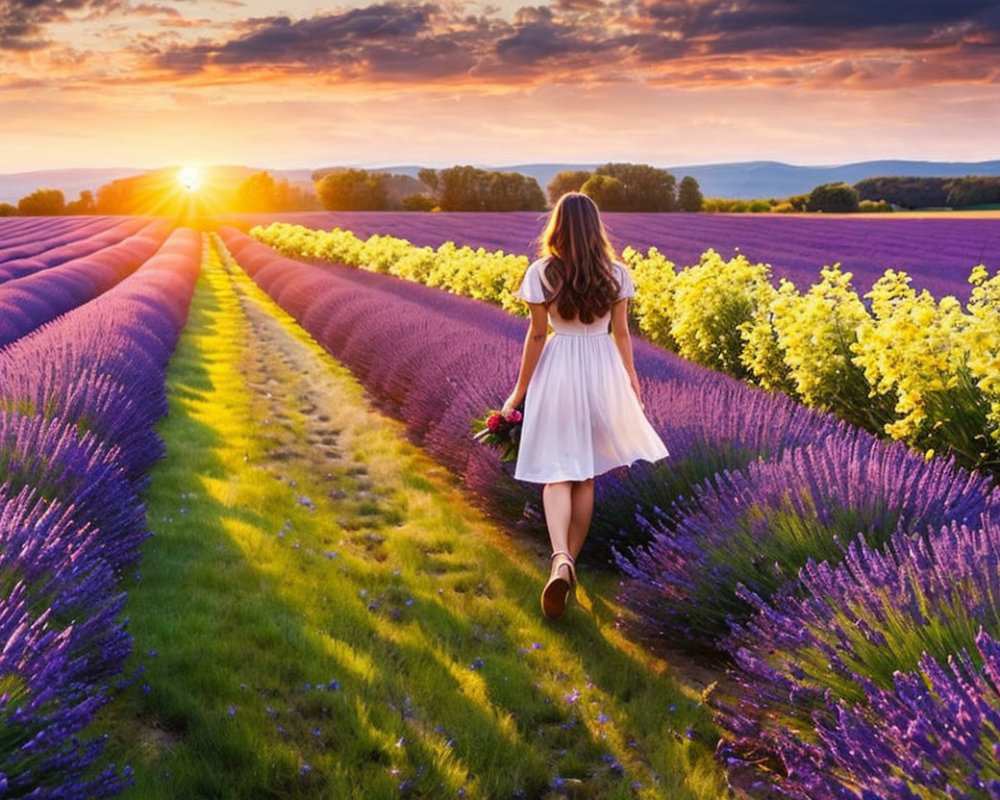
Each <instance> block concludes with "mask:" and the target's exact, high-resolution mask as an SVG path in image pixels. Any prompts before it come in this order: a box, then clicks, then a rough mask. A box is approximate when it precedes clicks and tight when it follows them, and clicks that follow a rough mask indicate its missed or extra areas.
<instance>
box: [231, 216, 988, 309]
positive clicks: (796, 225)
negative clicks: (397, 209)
mask: <svg viewBox="0 0 1000 800" xmlns="http://www.w3.org/2000/svg"><path fill="white" fill-rule="evenodd" d="M276 219H277V220H281V221H283V222H289V223H293V224H298V225H304V226H306V227H309V228H321V229H327V230H329V229H330V228H334V227H339V228H343V229H346V230H350V231H353V232H354V233H355V234H356V235H358V236H360V237H362V238H365V237H368V236H371V235H372V234H376V233H378V234H391V235H393V236H398V237H402V238H405V239H408V240H409V241H410V242H411V243H412V244H415V245H418V246H424V245H427V246H432V247H437V246H438V245H440V244H442V243H443V242H445V241H449V240H450V241H454V242H455V243H456V244H458V245H469V246H471V247H484V248H486V249H488V250H494V249H497V250H504V251H506V252H510V253H516V254H533V253H534V252H535V244H534V242H535V239H536V238H537V236H538V234H539V233H540V232H541V228H542V223H543V221H544V215H539V214H535V213H532V212H513V213H504V214H501V213H482V214H463V213H439V214H408V213H394V212H363V211H356V212H309V213H299V214H283V215H272V216H264V215H249V214H248V215H243V216H241V217H238V218H227V220H226V221H228V222H230V224H236V225H237V226H238V227H240V228H244V229H245V228H249V227H251V226H252V225H257V224H267V223H268V222H271V221H274V220H276ZM605 219H606V221H607V225H608V230H609V233H610V234H611V236H612V239H613V241H614V244H615V245H616V247H619V248H624V247H626V246H630V247H632V248H634V249H636V250H640V251H643V252H644V251H646V250H647V249H648V248H650V247H655V248H657V249H658V250H659V251H660V252H661V253H663V254H664V255H665V256H666V258H667V259H668V260H670V261H673V262H674V264H676V265H677V266H678V267H680V266H686V265H690V264H695V263H697V262H698V259H699V257H700V256H701V254H702V253H703V252H704V251H705V250H707V249H709V248H713V249H714V250H716V251H717V252H718V253H719V254H720V255H722V256H723V257H724V258H729V257H730V256H732V255H733V253H734V252H736V251H738V252H741V253H743V254H744V255H745V256H746V257H747V258H749V259H750V260H751V261H754V262H756V261H760V262H764V263H767V264H770V265H771V266H772V267H773V271H774V276H775V278H780V277H783V278H788V279H789V280H792V281H794V282H795V283H796V284H798V285H800V286H808V285H810V284H812V283H815V282H816V280H817V278H818V275H819V271H820V268H821V267H823V266H825V265H831V264H834V263H836V262H839V263H840V264H841V265H842V267H843V268H844V269H845V270H850V271H851V272H853V273H854V275H855V282H856V285H857V287H858V289H859V291H862V292H865V291H867V290H868V289H869V288H870V287H871V285H872V283H874V281H875V280H876V279H877V278H878V277H879V276H881V274H882V273H883V272H884V271H885V270H887V269H895V270H904V271H906V272H908V273H909V274H910V275H912V276H913V278H914V282H913V284H914V287H915V288H917V289H918V290H919V289H924V288H925V289H927V290H928V291H930V292H931V294H933V295H934V296H935V297H942V296H944V295H949V294H950V295H954V296H955V297H957V298H958V299H960V300H963V301H964V300H966V299H968V296H969V285H968V282H967V278H968V276H969V272H970V271H971V269H972V268H973V267H974V266H976V265H977V264H985V265H986V266H987V267H988V268H989V269H991V270H995V269H997V268H998V267H1000V215H998V216H993V217H988V216H984V217H970V218H964V217H962V218H960V217H957V216H956V217H911V216H906V215H892V214H883V215H874V216H867V217H862V216H832V217H822V218H821V217H818V216H816V215H808V216H799V215H793V216H785V215H777V214H771V215H755V214H607V215H606V217H605Z"/></svg>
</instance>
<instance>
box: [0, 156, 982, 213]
mask: <svg viewBox="0 0 1000 800" xmlns="http://www.w3.org/2000/svg"><path fill="white" fill-rule="evenodd" d="M362 166H364V165H362ZM476 166H481V167H483V168H485V169H497V170H501V171H504V172H521V173H523V174H525V175H531V176H533V177H534V178H535V179H536V180H537V181H538V184H539V186H541V187H542V190H543V191H544V190H545V188H546V187H547V186H548V184H549V182H550V181H551V180H552V178H553V177H554V176H555V175H556V173H559V172H562V171H564V170H574V169H585V170H592V169H594V168H596V167H597V166H599V165H598V164H514V165H506V166H484V165H476ZM656 166H664V165H661V164H657V165H656ZM366 168H367V169H372V170H374V169H377V170H379V171H382V172H391V173H394V174H397V175H409V176H411V177H414V178H415V177H416V176H417V173H418V172H419V171H420V169H421V168H420V166H417V165H413V164H406V165H400V166H388V167H386V166H379V167H366ZM664 168H665V169H667V170H668V171H670V172H671V173H673V174H674V175H676V176H677V178H678V180H679V179H681V178H683V177H684V176H685V175H690V176H692V177H693V178H695V180H697V181H698V184H699V185H700V186H701V191H702V194H704V195H705V196H706V197H733V198H735V197H742V198H748V199H749V198H754V197H788V196H789V195H793V194H804V193H806V192H808V191H810V190H811V189H813V188H814V187H816V186H819V185H820V184H822V183H833V182H836V181H844V182H846V183H850V184H854V183H857V182H858V181H860V180H862V179H864V178H873V177H879V176H886V175H900V176H922V177H939V178H949V177H960V176H963V175H1000V161H978V162H953V161H947V162H945V161H904V160H896V161H892V160H885V161H861V162H857V163H852V164H841V165H839V166H795V165H792V164H784V163H781V162H778V161H744V162H736V163H731V164H695V165H687V166H683V165H682V166H669V165H667V166H664ZM227 169H229V170H231V171H232V174H233V175H234V176H235V175H247V176H248V175H250V174H252V173H253V172H260V171H262V170H266V171H267V172H270V173H271V175H272V176H274V177H275V178H278V179H281V178H284V179H286V180H288V181H289V182H290V183H292V184H293V185H299V186H303V187H309V186H311V185H312V180H311V175H312V173H314V172H316V171H318V170H313V169H268V168H266V167H253V168H251V167H229V168H227ZM145 171H146V170H140V169H131V168H126V167H122V168H104V169H65V170H44V171H39V172H19V173H14V174H9V175H0V202H7V203H16V202H17V201H18V200H19V199H20V198H21V197H24V196H25V195H27V194H30V193H31V192H33V191H35V189H39V188H50V189H62V191H63V193H64V194H65V195H66V199H67V201H69V200H74V199H76V197H77V196H78V195H79V193H80V192H81V191H83V190H85V189H89V190H90V191H93V192H96V191H97V189H98V188H100V187H101V186H103V185H104V184H106V183H109V182H111V181H113V180H116V179H118V178H124V177H129V176H132V175H138V174H141V173H142V172H145Z"/></svg>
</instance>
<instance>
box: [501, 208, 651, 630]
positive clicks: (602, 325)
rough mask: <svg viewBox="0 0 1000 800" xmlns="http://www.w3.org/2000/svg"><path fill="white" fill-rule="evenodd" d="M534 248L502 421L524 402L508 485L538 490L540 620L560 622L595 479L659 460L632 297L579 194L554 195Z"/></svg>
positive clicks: (573, 581) (592, 210) (600, 229)
mask: <svg viewBox="0 0 1000 800" xmlns="http://www.w3.org/2000/svg"><path fill="white" fill-rule="evenodd" d="M540 242H541V257H540V258H539V259H538V260H537V261H535V262H533V263H532V264H531V265H530V266H529V267H528V270H527V272H525V274H524V278H523V279H522V281H521V286H520V288H519V289H518V290H517V292H516V296H517V297H519V298H521V299H522V300H524V301H525V302H526V303H527V304H528V308H529V310H530V312H531V321H530V324H529V327H528V333H527V335H526V337H525V340H524V348H523V351H522V354H521V365H520V369H519V371H518V377H517V384H516V385H515V387H514V391H513V392H512V393H511V395H510V397H508V398H507V401H506V402H505V403H504V407H503V410H504V411H505V412H507V411H510V410H511V409H513V408H515V407H517V406H519V405H520V404H521V403H522V401H523V403H524V423H523V427H522V430H521V440H520V445H519V449H518V456H517V464H516V466H515V470H514V477H515V478H517V479H518V480H524V481H529V482H531V483H541V484H544V488H543V489H542V506H543V508H544V510H545V524H546V527H547V528H548V532H549V539H550V541H551V544H552V568H551V573H550V576H549V580H548V582H547V583H546V584H545V588H544V589H543V591H542V598H541V602H542V613H544V614H545V616H546V617H548V618H549V619H557V618H558V617H560V616H562V614H563V612H564V611H565V609H566V604H567V601H568V599H569V597H570V595H571V593H572V592H573V590H574V589H575V588H576V566H575V564H576V557H577V555H578V554H579V552H580V549H581V548H582V547H583V543H584V540H585V539H586V538H587V532H588V530H589V529H590V520H591V517H592V516H593V510H594V477H595V476H596V475H600V474H601V473H603V472H607V471H608V470H610V469H614V468H615V467H620V466H626V465H629V464H632V463H634V462H635V461H639V460H646V461H657V460H659V459H661V458H664V457H666V456H667V455H668V453H667V448H666V447H665V446H664V444H663V441H662V440H661V439H660V437H659V436H658V435H657V433H656V432H655V431H654V430H653V428H652V426H651V425H650V424H649V421H648V420H647V419H646V416H645V414H644V412H643V405H642V397H641V392H640V388H639V378H638V376H637V375H636V372H635V365H634V363H633V358H632V340H631V337H630V334H629V330H628V298H629V297H632V296H633V295H634V294H635V288H634V286H633V283H632V278H631V276H630V275H629V274H628V271H627V270H626V268H625V266H624V265H623V264H621V263H619V262H618V261H617V260H616V259H615V254H614V250H613V249H612V247H611V243H610V242H609V241H608V237H607V233H606V232H605V230H604V225H603V223H602V222H601V218H600V214H599V212H598V210H597V206H596V205H594V202H593V201H592V200H591V199H590V198H589V197H587V196H586V195H584V194H580V193H577V192H571V193H569V194H565V195H563V196H562V197H561V198H560V199H559V201H558V202H557V203H556V206H555V208H554V209H553V210H552V214H551V215H550V217H549V220H548V224H547V225H546V227H545V230H544V231H543V233H542V235H541V239H540ZM549 325H551V326H552V330H553V336H552V337H551V338H548V327H549ZM609 327H610V333H609Z"/></svg>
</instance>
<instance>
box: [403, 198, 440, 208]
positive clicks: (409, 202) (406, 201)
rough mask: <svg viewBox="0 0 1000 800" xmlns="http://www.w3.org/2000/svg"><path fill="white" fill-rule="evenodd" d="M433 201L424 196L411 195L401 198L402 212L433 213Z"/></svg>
mask: <svg viewBox="0 0 1000 800" xmlns="http://www.w3.org/2000/svg"><path fill="white" fill-rule="evenodd" d="M433 210H434V201H433V200H431V199H430V198H429V197H428V196H427V195H425V194H411V195H407V196H406V197H404V198H403V211H433Z"/></svg>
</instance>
